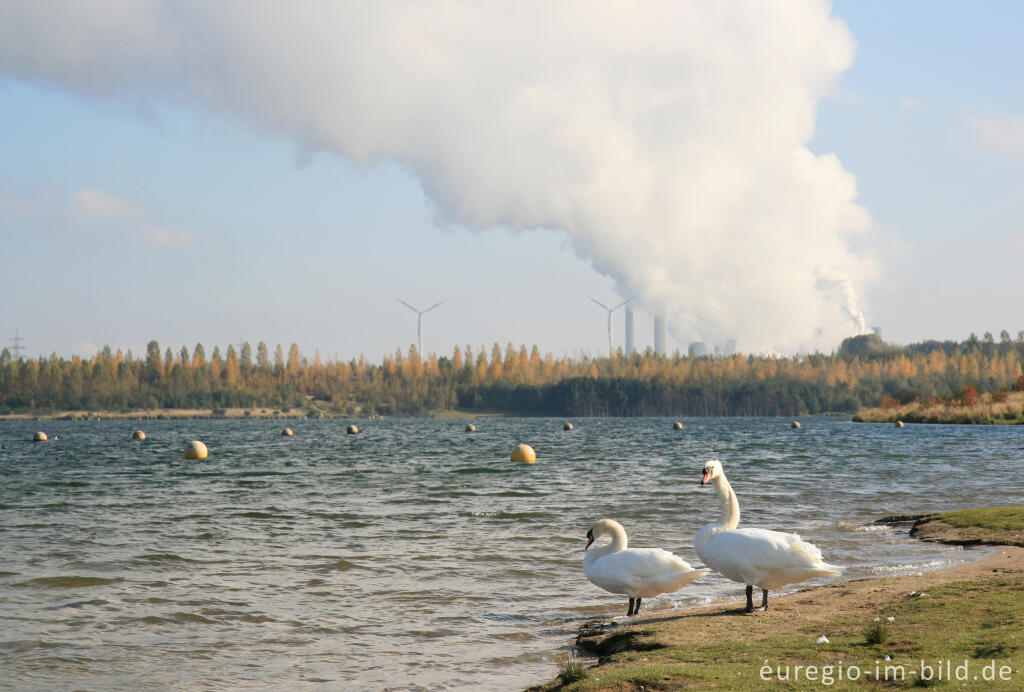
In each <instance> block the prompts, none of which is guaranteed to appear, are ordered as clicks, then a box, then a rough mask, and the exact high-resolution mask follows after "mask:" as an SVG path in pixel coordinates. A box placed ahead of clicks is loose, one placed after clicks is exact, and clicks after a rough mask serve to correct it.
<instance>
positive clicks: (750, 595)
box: [747, 584, 754, 613]
mask: <svg viewBox="0 0 1024 692" xmlns="http://www.w3.org/2000/svg"><path fill="white" fill-rule="evenodd" d="M747 612H748V613H753V612H754V587H753V586H752V585H750V584H747Z"/></svg>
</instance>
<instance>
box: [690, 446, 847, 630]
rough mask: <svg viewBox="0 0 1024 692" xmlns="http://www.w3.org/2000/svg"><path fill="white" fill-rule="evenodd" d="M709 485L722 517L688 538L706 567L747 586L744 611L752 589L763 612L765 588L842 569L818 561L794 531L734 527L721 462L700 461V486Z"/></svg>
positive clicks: (736, 517)
mask: <svg viewBox="0 0 1024 692" xmlns="http://www.w3.org/2000/svg"><path fill="white" fill-rule="evenodd" d="M709 481H710V482H712V483H714V484H715V490H717V491H718V497H719V499H720V500H721V502H722V518H721V519H719V520H718V521H713V522H711V523H710V524H705V525H704V527H703V528H701V530H700V531H698V532H697V535H696V536H694V538H693V547H694V549H695V550H696V551H697V555H699V556H700V559H701V560H703V561H704V564H706V565H707V566H708V567H711V568H712V569H714V570H716V571H718V572H721V573H722V574H723V575H725V576H726V577H728V578H729V579H732V580H733V581H738V582H740V583H741V584H746V585H747V612H748V613H750V612H753V610H754V603H753V590H754V589H753V587H755V586H757V587H759V588H760V589H761V591H762V592H763V597H762V600H761V607H760V608H758V610H768V591H769V590H770V589H777V588H779V587H780V586H783V585H785V584H797V583H799V582H802V581H807V580H808V579H814V578H815V577H837V576H839V575H840V574H842V568H840V567H836V566H835V565H830V564H828V563H826V562H822V559H821V551H820V550H818V547H817V546H815V545H812V544H811V543H808V542H807V541H804V540H802V539H801V538H800V536H798V535H796V534H795V533H782V532H781V531H769V530H767V529H737V528H736V525H737V524H739V522H740V505H739V502H737V500H736V493H734V492H733V490H732V486H731V485H729V481H727V480H726V479H725V472H724V471H723V470H722V464H721V462H719V461H718V460H717V459H713V460H711V461H709V462H708V463H707V464H705V465H704V476H703V478H701V481H700V484H701V485H705V484H707V483H708V482H709Z"/></svg>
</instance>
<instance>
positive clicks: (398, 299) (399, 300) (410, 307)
mask: <svg viewBox="0 0 1024 692" xmlns="http://www.w3.org/2000/svg"><path fill="white" fill-rule="evenodd" d="M395 300H397V301H398V302H399V303H401V304H402V305H404V306H405V307H407V308H409V309H410V310H412V311H413V312H415V313H416V314H417V315H418V314H420V311H419V310H417V309H416V308H414V307H413V306H411V305H409V304H408V303H406V302H405V301H404V300H402V299H401V298H395Z"/></svg>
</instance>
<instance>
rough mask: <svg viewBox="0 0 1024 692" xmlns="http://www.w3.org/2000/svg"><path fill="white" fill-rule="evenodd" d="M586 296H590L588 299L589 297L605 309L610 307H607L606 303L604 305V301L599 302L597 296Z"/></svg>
mask: <svg viewBox="0 0 1024 692" xmlns="http://www.w3.org/2000/svg"><path fill="white" fill-rule="evenodd" d="M587 298H590V299H591V300H592V301H594V302H595V303H597V304H598V305H600V306H601V307H603V308H604V309H605V310H609V309H610V308H609V307H608V306H607V305H605V304H604V303H602V302H601V301H600V300H598V299H597V298H591V297H590V296H587Z"/></svg>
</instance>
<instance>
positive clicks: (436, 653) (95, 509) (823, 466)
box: [0, 418, 1024, 690]
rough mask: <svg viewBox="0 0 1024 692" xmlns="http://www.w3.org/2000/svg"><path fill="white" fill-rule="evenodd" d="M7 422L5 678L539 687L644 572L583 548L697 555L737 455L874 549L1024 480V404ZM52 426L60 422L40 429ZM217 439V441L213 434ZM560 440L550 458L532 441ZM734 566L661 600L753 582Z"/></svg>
mask: <svg viewBox="0 0 1024 692" xmlns="http://www.w3.org/2000/svg"><path fill="white" fill-rule="evenodd" d="M466 422H467V421H453V420H419V419H406V420H402V419H394V420H374V421H362V422H360V423H359V424H360V428H361V433H360V434H359V435H346V434H345V427H346V424H347V423H348V421H312V420H310V421H303V420H298V421H290V422H287V425H289V426H291V427H292V428H294V429H295V437H293V438H287V437H281V436H280V431H281V429H282V427H283V425H284V423H282V422H280V421H271V420H243V421H208V420H200V421H147V422H146V423H145V424H144V426H143V427H144V429H145V430H146V433H147V435H148V439H146V440H145V441H141V442H140V441H133V440H131V439H130V438H131V433H132V431H133V430H134V429H135V428H136V427H138V426H139V424H138V423H133V422H120V421H80V422H73V421H57V422H46V423H39V422H0V443H3V444H4V446H5V447H6V449H3V450H0V482H2V485H0V687H4V688H13V689H80V688H91V689H105V690H136V689H157V688H163V689H193V688H196V687H199V686H204V687H208V688H214V689H234V688H244V689H274V690H276V689H286V688H289V689H341V688H345V689H353V688H354V689H368V690H381V689H470V688H472V689H480V688H484V689H516V688H518V687H522V686H524V685H528V684H531V683H536V682H540V681H543V680H545V679H548V678H550V677H553V675H554V674H555V673H556V672H557V665H556V663H555V662H554V655H555V653H556V652H557V651H558V649H559V648H560V647H563V648H564V647H565V645H566V644H567V643H568V641H569V640H570V639H571V637H572V635H573V633H574V631H575V629H576V627H577V626H578V625H579V624H580V623H581V622H582V621H583V620H585V619H590V618H594V617H611V616H613V615H614V616H619V615H622V613H623V612H624V610H625V606H626V599H625V597H618V596H612V595H610V594H607V593H605V592H603V591H601V590H600V589H598V588H597V587H595V586H593V585H591V584H590V583H589V582H587V581H586V579H585V578H584V576H583V572H582V566H581V559H582V556H583V552H582V550H583V546H584V544H585V534H586V531H587V529H588V528H589V527H590V525H591V523H593V521H594V520H596V519H598V518H601V517H612V518H615V519H618V520H619V521H620V522H622V524H623V525H624V526H625V527H626V530H627V531H628V532H629V533H630V538H631V541H632V542H631V544H632V545H634V546H637V547H643V546H657V547H663V548H667V549H669V550H672V551H674V552H676V553H678V554H680V555H681V556H682V557H684V558H685V559H687V560H689V561H690V562H691V563H694V564H697V563H699V561H698V560H697V558H696V555H695V554H694V552H693V544H692V540H693V534H694V532H695V531H696V530H697V529H698V528H699V527H700V526H701V525H702V524H704V523H706V522H708V521H711V520H713V519H716V518H717V517H718V512H719V508H718V504H717V498H716V496H715V494H714V492H713V491H712V490H710V489H707V488H704V489H702V488H700V487H699V486H698V484H699V480H700V469H701V467H702V466H703V463H704V462H705V461H706V460H707V459H710V458H719V459H721V460H722V462H723V463H724V465H725V469H726V473H727V475H728V476H729V478H730V480H731V482H732V484H733V486H734V488H735V489H736V492H737V495H738V496H739V499H740V507H741V509H742V512H743V517H742V523H741V525H745V526H761V527H766V528H782V529H789V530H794V531H796V532H798V533H801V534H802V535H803V536H804V537H805V538H808V539H809V540H812V541H813V542H815V543H817V544H818V545H819V546H820V547H821V548H822V550H823V551H824V554H825V557H826V559H827V560H828V561H830V562H833V563H837V564H840V565H845V566H846V567H847V568H848V569H847V575H848V576H854V577H857V576H864V575H872V574H889V573H894V572H906V571H919V570H921V569H922V568H927V567H934V566H940V565H944V564H948V563H949V562H950V561H955V560H957V559H963V558H964V555H963V551H960V550H958V549H954V548H950V547H946V546H938V545H932V544H922V543H917V542H914V541H910V540H908V539H907V538H906V537H905V535H901V534H899V533H896V532H893V531H892V530H889V529H878V530H865V528H864V527H863V526H862V524H864V523H865V522H869V521H871V520H873V519H876V518H878V517H880V516H882V515H885V514H890V513H916V512H928V511H939V510H947V509H954V508H960V507H965V506H977V505H987V504H1010V503H1013V504H1019V503H1024V483H1022V481H1021V479H1022V478H1024V476H1022V474H1021V471H1022V466H1024V462H1022V460H1024V428H1021V427H984V426H915V425H909V426H907V427H906V428H904V429H902V430H898V429H895V428H893V427H891V426H889V425H869V424H854V423H851V422H849V421H847V420H841V419H818V418H814V419H805V420H804V422H803V428H802V429H800V430H791V429H790V428H789V421H788V419H787V420H781V419H732V418H730V419H691V420H687V421H686V428H685V429H684V430H682V431H674V430H672V429H671V428H672V426H671V421H670V420H667V419H584V420H575V419H574V420H573V423H574V424H575V425H576V429H575V430H574V431H571V432H564V431H563V430H562V420H560V419H559V420H554V419H544V418H528V419H527V418H520V419H481V420H477V421H473V422H475V424H476V425H477V429H478V432H476V433H466V432H464V427H465V424H466ZM39 429H43V430H45V431H46V432H47V433H48V434H49V435H50V436H51V440H50V441H49V442H45V443H37V444H34V443H32V442H30V440H31V437H32V433H33V432H35V431H36V430H39ZM191 439H202V440H203V441H205V442H206V443H207V445H208V446H209V447H210V457H209V459H207V460H206V461H202V462H195V461H186V460H185V459H184V458H183V452H182V450H183V449H184V446H185V444H186V443H187V442H188V441H189V440H191ZM524 441H525V442H528V443H530V444H532V445H533V446H534V447H535V448H536V450H537V454H538V462H537V464H535V465H524V464H514V463H511V462H509V461H508V454H509V451H510V449H511V448H512V446H513V445H514V444H516V443H518V442H524ZM742 591H743V587H742V586H741V585H738V584H734V583H732V582H729V581H727V580H725V579H724V578H721V577H718V576H715V575H709V576H707V577H705V578H703V579H701V580H699V581H697V582H695V583H694V584H692V585H691V586H688V587H686V588H685V589H684V590H682V591H681V592H679V593H677V594H674V595H672V596H663V597H660V598H657V599H651V600H649V601H645V604H644V608H645V611H648V610H658V609H668V608H673V607H680V606H685V605H691V604H694V603H698V602H706V601H707V600H710V599H714V598H722V597H730V598H740V597H741V596H742Z"/></svg>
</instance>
